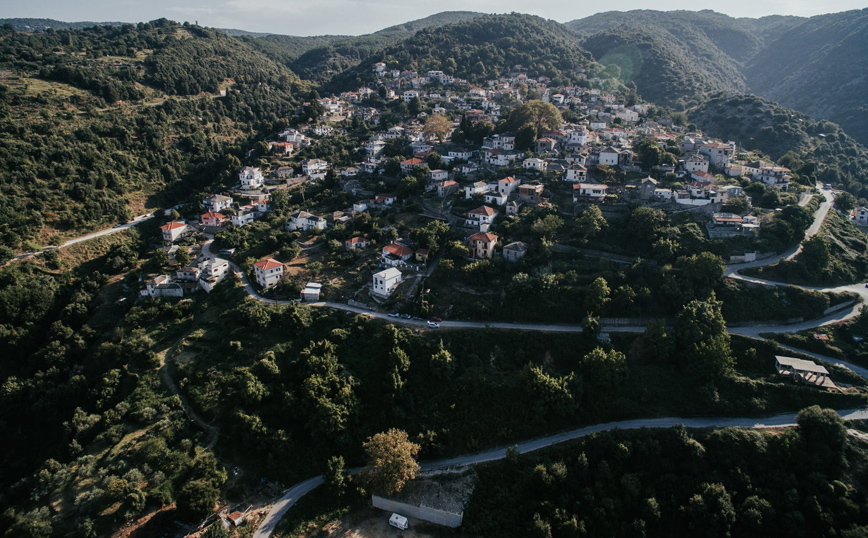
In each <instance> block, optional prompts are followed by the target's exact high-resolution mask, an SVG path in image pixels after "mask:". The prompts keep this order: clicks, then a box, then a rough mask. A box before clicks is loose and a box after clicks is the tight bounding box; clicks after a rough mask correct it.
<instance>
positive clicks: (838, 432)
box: [462, 407, 868, 537]
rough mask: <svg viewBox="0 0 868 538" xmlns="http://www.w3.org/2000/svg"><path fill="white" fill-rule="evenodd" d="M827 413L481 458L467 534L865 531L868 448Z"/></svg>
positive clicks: (607, 437)
mask: <svg viewBox="0 0 868 538" xmlns="http://www.w3.org/2000/svg"><path fill="white" fill-rule="evenodd" d="M847 427H848V426H847V425H845V424H844V423H843V421H842V420H841V419H840V418H839V417H838V416H837V415H836V414H835V413H834V412H832V411H829V410H822V409H819V408H817V407H813V408H808V409H805V410H804V411H802V412H801V413H800V414H799V417H798V428H790V429H786V430H783V431H774V432H772V431H768V432H766V431H750V430H741V429H722V430H717V431H713V432H708V431H688V430H685V429H684V428H683V427H679V428H673V429H669V430H662V431H661V430H658V431H654V430H638V431H619V432H612V433H601V434H595V435H592V436H591V437H589V438H587V439H584V440H581V441H579V442H576V443H572V444H570V445H568V446H562V447H556V448H551V449H547V450H546V451H544V452H541V453H531V454H527V455H518V454H517V453H512V454H508V455H507V460H506V461H504V462H499V463H495V464H489V465H487V466H482V467H481V468H479V470H478V472H479V485H478V486H477V488H476V491H475V492H474V494H473V497H472V498H471V501H470V505H469V506H468V507H467V510H466V513H465V519H464V526H463V527H462V533H466V534H467V535H469V536H473V535H476V534H485V535H499V536H506V537H512V536H515V537H524V536H535V537H549V536H625V537H626V536H630V537H632V536H649V537H651V536H708V537H719V536H744V537H749V536H787V537H802V536H804V537H808V536H846V537H851V536H852V537H855V536H864V535H865V533H866V532H868V512H866V510H865V506H866V496H865V480H866V478H868V476H866V470H868V459H866V454H868V446H866V444H865V442H864V441H862V440H860V438H856V437H852V436H848V435H847Z"/></svg>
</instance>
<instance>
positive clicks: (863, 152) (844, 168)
mask: <svg viewBox="0 0 868 538" xmlns="http://www.w3.org/2000/svg"><path fill="white" fill-rule="evenodd" d="M688 115H689V117H690V120H691V121H693V122H694V123H696V125H697V126H698V127H699V128H700V129H703V130H705V131H707V132H708V133H709V134H711V135H712V136H715V137H719V138H722V139H724V140H735V141H736V142H738V143H739V145H741V146H743V147H746V148H747V149H751V150H760V151H762V152H764V153H766V154H768V155H769V156H771V158H772V159H774V160H778V159H780V158H781V157H783V156H784V155H786V154H788V153H789V152H791V151H792V152H794V153H795V154H796V155H797V156H798V160H797V161H795V162H794V161H791V160H790V161H788V166H790V168H796V167H799V166H798V165H799V164H800V163H799V162H798V161H801V163H803V164H806V165H808V166H807V167H806V168H805V172H804V173H808V174H810V175H813V176H814V177H815V178H816V179H818V180H820V181H822V182H824V183H832V184H834V185H836V186H838V185H839V186H841V187H842V188H846V189H847V190H848V191H849V192H851V193H852V194H854V195H856V196H858V197H862V198H866V197H868V149H866V148H865V146H863V145H862V144H860V143H859V142H857V141H856V140H854V139H853V138H852V137H850V136H849V135H847V134H846V133H845V132H844V131H843V130H841V128H840V127H838V126H837V125H836V124H834V123H832V122H830V121H826V120H819V121H818V120H814V119H812V118H810V117H809V116H807V115H805V114H802V113H799V112H796V111H795V110H792V109H788V108H785V107H782V106H781V105H778V104H777V103H773V102H771V101H768V100H765V99H762V98H760V97H755V96H752V95H742V96H734V97H729V96H726V95H717V96H714V97H712V98H711V99H709V100H707V101H705V102H704V103H702V104H701V105H699V106H697V107H694V108H692V109H690V110H688Z"/></svg>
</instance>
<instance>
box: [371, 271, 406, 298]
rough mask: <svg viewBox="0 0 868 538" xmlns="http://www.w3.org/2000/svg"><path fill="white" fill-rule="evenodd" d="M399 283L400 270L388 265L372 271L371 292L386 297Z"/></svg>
mask: <svg viewBox="0 0 868 538" xmlns="http://www.w3.org/2000/svg"><path fill="white" fill-rule="evenodd" d="M400 283H401V271H399V270H398V269H396V268H394V267H389V268H388V269H385V270H383V271H380V272H379V273H374V281H373V283H372V284H371V293H372V294H374V295H377V296H379V297H383V298H386V297H388V296H389V295H392V292H394V291H395V289H396V288H397V287H398V284H400Z"/></svg>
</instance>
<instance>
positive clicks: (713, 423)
mask: <svg viewBox="0 0 868 538" xmlns="http://www.w3.org/2000/svg"><path fill="white" fill-rule="evenodd" d="M837 413H838V414H839V415H840V416H841V418H843V419H844V420H866V419H868V409H848V410H846V411H838V412H837ZM795 424H796V413H786V414H783V415H775V416H772V417H767V418H738V417H707V418H706V417H696V418H681V417H664V418H649V419H634V420H622V421H618V422H607V423H605V424H594V425H593V426H585V427H584V428H578V429H575V430H570V431H566V432H561V433H558V434H555V435H549V436H546V437H540V438H539V439H532V440H530V441H524V442H522V443H518V444H517V445H515V446H516V448H517V449H518V451H519V453H521V454H525V453H527V452H533V451H534V450H540V449H542V448H546V447H550V446H552V445H556V444H558V443H563V442H566V441H572V440H574V439H579V438H581V437H586V436H588V435H591V434H593V433H599V432H605V431H613V430H635V429H639V428H671V427H673V426H679V425H683V426H685V427H687V428H780V427H784V426H794V425H795ZM506 450H507V447H500V448H495V449H492V450H487V451H485V452H478V453H476V454H467V455H464V456H458V457H455V458H448V459H442V460H436V461H429V462H422V463H421V464H420V467H421V468H422V471H434V470H438V469H448V468H450V467H466V466H468V465H476V464H479V463H485V462H489V461H496V460H502V459H504V458H506ZM357 471H358V469H354V470H353V474H355V472H357ZM322 483H323V477H322V475H320V476H315V477H313V478H309V479H307V480H305V481H304V482H300V483H298V484H296V485H294V486H292V487H291V488H289V489H288V490H286V493H285V494H284V495H283V497H281V498H280V499H279V500H278V501H277V502H276V503H274V506H272V508H271V511H269V512H268V514H267V515H266V516H265V518H264V519H263V520H262V523H261V524H260V525H259V528H258V529H257V530H256V533H255V534H254V535H253V538H269V537H270V536H271V533H272V531H274V529H275V527H276V526H277V523H278V522H279V521H280V519H281V518H282V517H283V516H284V514H286V512H287V511H288V510H289V509H290V508H292V506H293V505H294V504H295V503H296V502H298V500H299V499H300V498H302V497H303V496H304V495H305V494H307V493H309V492H310V491H311V490H313V489H315V488H316V487H317V486H319V485H321V484H322Z"/></svg>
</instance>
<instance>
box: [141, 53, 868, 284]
mask: <svg viewBox="0 0 868 538" xmlns="http://www.w3.org/2000/svg"><path fill="white" fill-rule="evenodd" d="M371 70H372V73H373V75H372V76H371V84H370V85H368V86H362V87H360V88H358V90H357V91H350V92H344V93H341V94H340V95H339V96H334V95H333V96H329V97H324V98H322V99H320V102H319V104H320V105H321V109H322V117H321V118H320V120H322V121H319V122H314V123H312V124H311V125H309V126H307V127H304V128H302V129H301V130H299V129H295V128H289V129H286V130H284V131H283V132H281V133H280V134H279V141H276V142H271V143H270V144H269V148H270V150H271V152H272V153H273V154H276V155H278V156H292V155H295V154H296V153H297V152H298V151H299V150H301V149H303V148H306V147H308V146H310V145H311V144H313V143H315V142H316V139H315V138H312V137H328V136H332V135H334V134H335V133H336V128H335V127H333V126H331V125H329V122H333V121H334V120H335V118H336V117H338V118H351V117H353V116H356V117H359V118H361V119H363V120H364V121H367V122H369V124H373V125H377V124H378V123H379V112H378V111H377V110H376V108H374V107H372V106H366V105H369V104H371V102H370V100H371V99H372V98H374V97H377V98H384V99H386V100H398V99H401V100H403V101H405V102H411V101H413V100H415V99H425V100H426V102H427V103H433V105H434V106H433V114H443V115H444V116H445V117H448V118H451V119H452V122H451V123H452V129H453V131H454V130H455V129H457V128H459V126H460V125H462V124H463V125H472V124H475V123H478V122H481V121H490V122H492V123H497V121H498V120H499V119H500V118H501V116H502V115H503V114H505V113H507V112H508V109H509V107H510V106H512V103H515V102H517V101H518V102H520V101H522V100H524V99H525V98H526V95H527V92H529V91H531V90H533V91H535V92H536V93H537V94H538V95H539V96H540V98H541V99H542V100H543V101H545V102H548V103H551V104H552V105H554V106H555V107H557V108H559V109H562V110H566V109H567V108H569V110H570V111H571V112H572V113H573V114H572V116H576V115H577V116H579V117H580V118H582V119H581V120H576V121H575V123H570V122H566V123H564V124H563V125H562V126H561V127H560V128H559V129H556V130H551V131H549V132H545V133H543V134H542V136H541V137H540V138H538V139H537V140H536V141H535V142H534V144H533V147H532V148H530V149H529V150H526V149H523V150H518V149H517V147H516V136H515V135H514V134H511V133H498V134H492V135H490V136H487V137H485V138H484V139H483V140H482V142H481V144H479V145H470V144H466V143H465V144H456V143H452V142H447V140H446V139H448V138H449V137H450V134H451V133H446V135H445V136H444V134H443V133H440V134H438V135H437V137H434V136H433V135H431V134H427V133H426V129H425V119H426V115H427V114H420V115H419V116H417V117H413V118H410V119H408V120H406V121H404V122H402V123H399V124H397V125H389V126H384V127H383V128H382V129H381V130H379V131H378V132H375V133H374V134H373V135H372V136H370V137H369V138H368V139H367V140H362V141H360V147H359V150H360V153H361V154H362V155H363V156H364V158H363V159H362V160H361V161H360V162H357V163H353V165H351V166H346V167H338V166H336V163H329V162H327V161H325V160H322V159H307V160H303V161H301V162H299V163H297V164H296V167H295V168H293V167H289V166H280V167H278V168H276V169H274V170H272V171H271V176H272V177H276V178H278V179H283V178H290V177H294V176H295V173H294V172H295V171H296V170H298V169H299V168H300V169H301V172H302V174H303V176H304V178H305V180H318V179H322V178H325V177H326V174H328V173H329V171H330V170H334V173H335V174H336V175H339V177H340V178H341V185H342V188H343V190H344V191H345V192H349V193H352V195H353V200H355V201H354V202H352V206H351V207H347V208H345V209H342V210H338V211H331V212H329V213H326V214H322V213H321V212H317V213H315V212H313V211H312V210H305V209H299V210H297V211H295V212H293V213H292V214H290V215H289V218H288V220H287V223H286V229H287V230H290V231H299V232H311V233H317V232H320V231H323V230H325V229H326V228H327V227H328V226H330V225H335V224H339V223H348V222H350V221H352V220H353V219H354V218H355V217H356V215H357V214H358V213H360V212H364V211H368V210H370V209H385V208H389V207H392V206H395V205H400V203H401V202H400V201H399V200H398V197H397V196H395V195H394V194H390V193H380V194H375V193H376V192H377V191H374V190H366V188H369V187H370V185H369V184H368V183H366V182H365V178H364V176H362V174H377V173H383V172H384V171H385V167H386V163H387V161H388V159H387V157H386V148H387V147H388V145H389V143H390V141H392V140H396V139H401V140H404V141H405V142H406V143H407V144H409V146H410V148H411V151H412V156H408V157H406V158H404V160H403V161H401V162H400V172H401V174H402V175H411V174H415V173H416V172H417V169H418V168H419V167H423V166H426V167H427V165H428V162H429V159H428V157H429V156H430V155H431V152H433V151H435V150H436V151H437V153H438V155H439V156H440V160H442V162H443V163H444V166H442V167H440V168H437V169H433V170H428V172H427V181H426V182H425V188H426V191H427V192H434V193H436V195H437V196H438V197H440V198H450V199H457V198H461V197H463V198H465V199H479V200H480V202H481V203H480V205H479V206H478V207H474V208H473V209H471V210H469V211H466V213H464V214H463V218H462V220H461V221H459V222H460V223H462V224H463V225H464V227H465V228H467V229H468V234H469V235H468V236H467V238H466V241H467V246H468V248H469V249H470V252H471V255H470V256H471V258H474V259H482V258H490V257H493V256H495V255H496V252H495V248H496V245H497V244H498V240H499V238H498V237H497V236H496V235H494V234H493V233H491V231H492V230H493V229H494V230H496V228H493V225H494V224H495V221H496V219H498V218H500V216H501V215H506V216H509V215H517V214H518V213H519V211H521V209H522V208H523V207H531V208H536V209H545V208H548V207H551V203H550V199H551V197H552V193H551V192H549V191H548V189H549V188H552V192H554V193H555V194H556V195H559V194H558V192H563V187H558V188H554V185H550V184H549V182H551V181H552V180H554V182H555V183H558V184H562V183H565V184H567V188H568V189H570V190H571V193H572V201H573V204H574V205H575V207H576V208H577V209H582V208H584V207H585V206H587V205H588V204H604V203H606V204H608V203H616V202H619V201H631V202H633V201H638V202H641V203H642V204H650V205H655V206H658V207H662V208H664V209H667V210H669V209H671V210H673V211H676V210H679V209H691V208H704V206H710V207H708V208H704V210H707V211H708V213H709V215H711V220H710V222H708V224H707V229H708V233H709V236H710V237H712V238H725V237H735V236H739V235H746V236H747V235H752V234H756V233H757V230H758V229H759V226H760V225H759V223H758V221H757V219H756V218H755V217H752V216H740V215H734V214H730V213H721V212H720V210H719V206H722V205H723V204H726V203H727V202H728V201H730V200H732V199H734V198H738V197H744V196H745V195H744V192H743V189H742V187H741V185H740V184H738V182H736V181H727V180H725V179H724V180H721V179H720V178H721V177H722V176H723V177H725V178H750V179H752V180H755V181H759V182H762V183H763V184H765V185H767V186H769V187H772V188H776V189H780V190H782V191H786V190H788V189H789V186H790V181H791V179H792V178H791V175H790V171H789V170H788V169H787V168H785V167H782V166H777V165H775V164H773V163H767V162H762V161H757V160H749V158H747V157H746V156H744V155H743V154H742V153H740V152H739V150H738V148H737V147H736V145H735V143H733V142H723V141H720V140H715V139H710V138H707V137H705V136H703V135H702V134H701V133H686V134H684V135H683V136H681V135H676V134H674V132H677V131H678V128H676V127H675V126H674V125H673V122H672V120H671V119H670V118H667V117H658V118H656V119H655V120H654V121H651V120H650V119H648V112H649V109H648V106H647V105H645V104H641V103H640V104H634V105H629V106H628V105H626V104H624V103H623V101H622V100H621V101H619V99H618V98H617V97H616V96H615V95H612V94H609V93H607V92H606V91H605V90H602V89H599V88H600V87H601V86H605V83H606V81H603V80H597V79H588V78H587V76H586V75H585V74H584V73H582V72H579V73H578V76H579V78H586V79H587V82H588V83H589V84H590V87H587V85H584V84H583V85H581V86H578V85H577V86H569V87H563V86H560V87H552V86H551V83H552V81H551V80H550V79H549V78H547V77H545V76H540V77H536V78H532V77H529V76H528V75H527V74H526V73H523V72H520V71H517V72H514V73H511V74H509V75H506V76H503V77H499V78H497V79H492V80H489V81H486V82H485V83H484V84H481V85H479V86H473V85H470V84H468V82H467V81H465V80H462V79H459V78H456V77H454V76H451V75H448V74H446V73H444V72H443V71H436V70H431V71H428V72H423V73H419V72H416V71H413V70H407V69H395V68H390V67H389V66H388V65H387V64H386V63H384V62H377V63H375V64H373V65H372V68H371ZM429 113H431V112H430V111H429ZM459 120H461V121H459ZM682 132H683V131H682ZM647 138H651V139H654V140H656V141H657V142H659V143H660V144H661V145H669V146H676V145H677V147H678V149H679V150H680V151H677V152H676V153H679V154H680V155H679V158H678V159H677V162H672V160H671V159H670V161H669V162H666V163H664V164H661V165H660V166H659V171H660V173H661V175H668V174H671V175H670V176H669V178H670V179H671V178H672V177H673V176H674V178H675V181H678V180H681V181H678V183H677V185H678V186H677V187H676V188H671V187H667V186H664V183H663V182H662V181H660V180H658V179H654V178H652V177H646V178H644V179H641V180H639V181H634V182H632V183H630V184H627V185H626V186H624V185H614V184H613V183H612V182H611V181H610V182H609V183H606V182H604V181H602V180H600V179H599V178H603V177H607V175H606V173H605V172H607V169H608V168H611V169H619V170H622V171H624V172H628V173H636V172H640V171H641V168H640V166H638V165H637V164H636V163H634V149H633V147H634V145H635V144H636V143H638V142H639V141H641V140H644V139H647ZM432 162H433V161H432ZM504 168H507V169H509V170H503V169H504ZM601 170H602V173H599V172H600V171H601ZM498 174H500V179H496V180H483V179H482V178H490V177H492V176H494V177H497V175H498ZM360 176H361V177H360ZM504 176H505V177H504ZM515 176H519V177H515ZM595 179H596V181H595ZM671 183H672V182H671V181H668V182H666V183H665V185H670V184H671ZM462 192H463V196H462ZM236 200H240V201H236ZM748 200H749V199H748ZM269 202H270V194H269V187H266V179H265V175H264V174H263V172H262V170H260V169H259V168H256V167H249V166H248V167H244V168H242V169H241V170H240V172H239V183H238V185H237V187H235V188H233V189H231V190H230V192H227V193H222V194H213V195H210V196H208V197H207V198H206V199H205V200H204V201H203V208H204V212H203V213H202V214H201V215H200V216H199V219H198V222H197V223H196V224H192V225H191V224H188V223H186V222H183V221H177V222H171V223H168V224H166V225H165V226H163V229H162V233H163V239H164V241H166V242H167V243H169V244H171V243H173V242H175V241H177V240H178V239H181V238H183V237H184V236H185V235H187V234H190V233H192V232H193V231H195V230H203V231H208V232H212V233H213V232H215V231H217V230H218V229H219V228H221V227H224V226H228V225H232V226H236V227H241V226H245V225H247V224H249V223H251V222H253V221H254V220H256V219H257V218H260V217H261V216H262V215H263V214H264V213H266V212H268V211H269ZM449 203H451V202H449ZM714 204H716V205H714ZM446 205H447V207H448V203H447V204H446ZM748 205H749V204H748ZM447 211H448V209H447ZM860 211H861V213H860ZM318 213H319V214H318ZM451 217H452V218H451V219H450V220H452V221H454V220H455V217H457V215H453V216H451ZM854 218H855V220H856V221H857V222H862V223H864V224H866V225H868V207H866V208H859V210H857V212H856V214H855V217H854ZM860 219H861V220H860ZM370 246H371V242H370V241H369V240H368V239H366V238H363V237H352V238H350V239H348V240H347V241H346V242H345V248H346V249H347V250H348V251H354V250H359V249H367V248H369V247H370ZM527 248H528V247H527V245H526V244H524V243H521V242H515V243H510V244H508V245H505V246H502V247H500V255H502V256H503V257H504V259H506V260H508V261H517V260H520V259H521V258H522V257H524V256H525V255H526V253H527ZM428 255H429V253H428V252H427V251H425V250H424V249H417V248H415V246H414V245H413V244H412V243H410V242H409V241H396V242H394V243H391V244H389V245H385V246H383V247H382V249H381V251H380V252H379V262H380V267H381V269H382V270H381V271H379V272H377V273H376V274H375V275H374V279H373V282H372V284H371V293H372V294H373V295H374V296H378V297H388V296H389V295H391V294H392V293H393V292H394V291H395V289H396V288H397V286H398V284H400V282H401V281H402V276H401V275H402V271H405V272H407V271H419V270H420V268H423V267H425V265H426V264H427V260H428ZM197 267H198V266H197ZM253 270H254V276H255V278H256V281H257V283H258V284H259V285H260V286H262V287H263V288H269V287H272V286H273V285H274V284H276V283H277V282H278V281H279V280H280V279H281V278H282V276H283V271H284V268H283V265H282V264H280V263H279V262H277V261H275V260H273V259H270V258H269V259H265V260H261V261H260V262H257V263H256V264H255V265H254V268H253ZM200 271H202V272H203V274H211V271H210V269H209V268H208V267H203V268H201V269H200ZM166 276H167V278H168V279H169V280H165V281H162V282H160V283H158V284H155V285H154V286H153V287H154V290H156V289H157V287H158V286H163V288H160V289H165V290H168V289H169V288H171V287H172V282H175V281H181V282H188V280H184V279H183V278H179V277H178V275H177V274H176V275H175V276H174V277H168V275H166ZM184 278H187V276H186V274H185V276H184ZM200 280H201V278H200ZM170 281H172V282H170ZM182 287H183V286H182ZM318 290H319V287H317V285H314V286H312V287H311V286H308V287H307V288H305V292H304V293H303V297H314V296H317V297H318V293H319V291H318Z"/></svg>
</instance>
